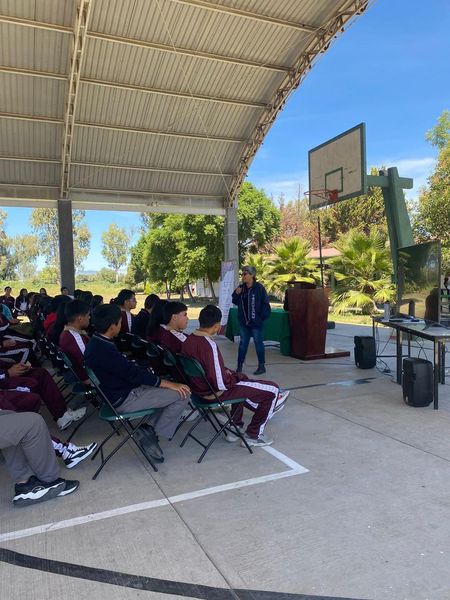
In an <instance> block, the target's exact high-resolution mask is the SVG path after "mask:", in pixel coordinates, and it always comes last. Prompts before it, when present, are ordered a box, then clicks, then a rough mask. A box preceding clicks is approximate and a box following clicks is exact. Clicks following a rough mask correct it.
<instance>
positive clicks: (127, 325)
mask: <svg viewBox="0 0 450 600" xmlns="http://www.w3.org/2000/svg"><path fill="white" fill-rule="evenodd" d="M116 304H118V306H119V307H120V310H121V311H122V332H123V333H131V328H132V325H133V319H134V315H132V314H131V311H132V310H133V309H134V308H136V294H135V293H134V292H133V291H132V290H120V292H119V295H118V296H117V298H116Z"/></svg>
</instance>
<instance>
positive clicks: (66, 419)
mask: <svg viewBox="0 0 450 600" xmlns="http://www.w3.org/2000/svg"><path fill="white" fill-rule="evenodd" d="M85 414H86V407H85V406H83V407H82V408H77V409H76V410H72V409H71V408H68V409H67V410H66V412H65V413H64V414H63V416H62V417H60V418H59V419H58V420H57V421H56V424H57V425H58V427H59V429H61V431H64V429H67V428H68V427H70V425H72V423H74V422H75V421H79V420H80V419H82V418H83V417H84V415H85Z"/></svg>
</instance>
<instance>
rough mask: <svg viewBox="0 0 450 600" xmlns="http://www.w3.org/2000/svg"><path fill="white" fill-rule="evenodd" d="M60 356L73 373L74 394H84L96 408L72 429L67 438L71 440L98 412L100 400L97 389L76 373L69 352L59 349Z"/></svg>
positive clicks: (87, 413) (84, 397)
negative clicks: (86, 383) (84, 381)
mask: <svg viewBox="0 0 450 600" xmlns="http://www.w3.org/2000/svg"><path fill="white" fill-rule="evenodd" d="M58 356H59V357H60V358H61V359H62V361H63V362H64V364H65V366H66V367H67V369H68V370H69V372H70V373H71V375H72V377H73V379H74V383H73V385H72V394H73V395H75V396H82V397H83V399H84V400H86V401H88V402H90V404H91V405H92V406H93V408H94V410H91V411H90V412H86V414H85V416H84V417H83V418H82V419H81V420H80V421H78V422H77V424H76V426H75V428H74V429H73V430H72V433H71V434H70V436H69V437H68V438H67V441H68V442H70V440H71V439H72V438H73V436H74V435H75V434H76V432H77V431H78V430H79V429H80V427H81V426H82V425H83V423H85V422H86V421H87V420H88V419H89V418H90V417H92V415H93V414H94V413H96V412H97V411H98V409H99V408H100V401H99V399H98V398H97V393H96V390H95V389H94V388H92V387H88V386H87V385H85V384H84V383H83V382H82V381H81V380H80V378H79V377H78V375H77V374H76V372H75V370H74V368H73V365H72V361H71V360H70V358H69V357H68V356H67V354H66V353H65V352H63V351H62V350H59V351H58Z"/></svg>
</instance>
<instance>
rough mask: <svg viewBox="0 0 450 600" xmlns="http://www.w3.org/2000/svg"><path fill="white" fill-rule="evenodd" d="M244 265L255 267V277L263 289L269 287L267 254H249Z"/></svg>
mask: <svg viewBox="0 0 450 600" xmlns="http://www.w3.org/2000/svg"><path fill="white" fill-rule="evenodd" d="M244 264H245V265H248V266H249V267H255V269H256V277H257V278H258V281H259V282H260V283H262V284H263V286H264V287H269V286H270V264H269V261H268V257H267V254H252V253H251V252H249V253H248V254H247V255H246V257H245V261H244Z"/></svg>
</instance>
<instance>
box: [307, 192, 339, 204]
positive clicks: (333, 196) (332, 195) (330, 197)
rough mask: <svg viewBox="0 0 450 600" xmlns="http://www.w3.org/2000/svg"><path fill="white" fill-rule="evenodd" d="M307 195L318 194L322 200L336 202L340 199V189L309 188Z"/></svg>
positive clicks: (329, 202) (330, 202)
mask: <svg viewBox="0 0 450 600" xmlns="http://www.w3.org/2000/svg"><path fill="white" fill-rule="evenodd" d="M305 196H309V197H310V199H311V196H317V198H322V200H326V201H327V202H328V204H329V205H330V204H334V203H335V202H337V201H338V200H339V191H338V190H327V189H322V190H308V191H307V192H305Z"/></svg>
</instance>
